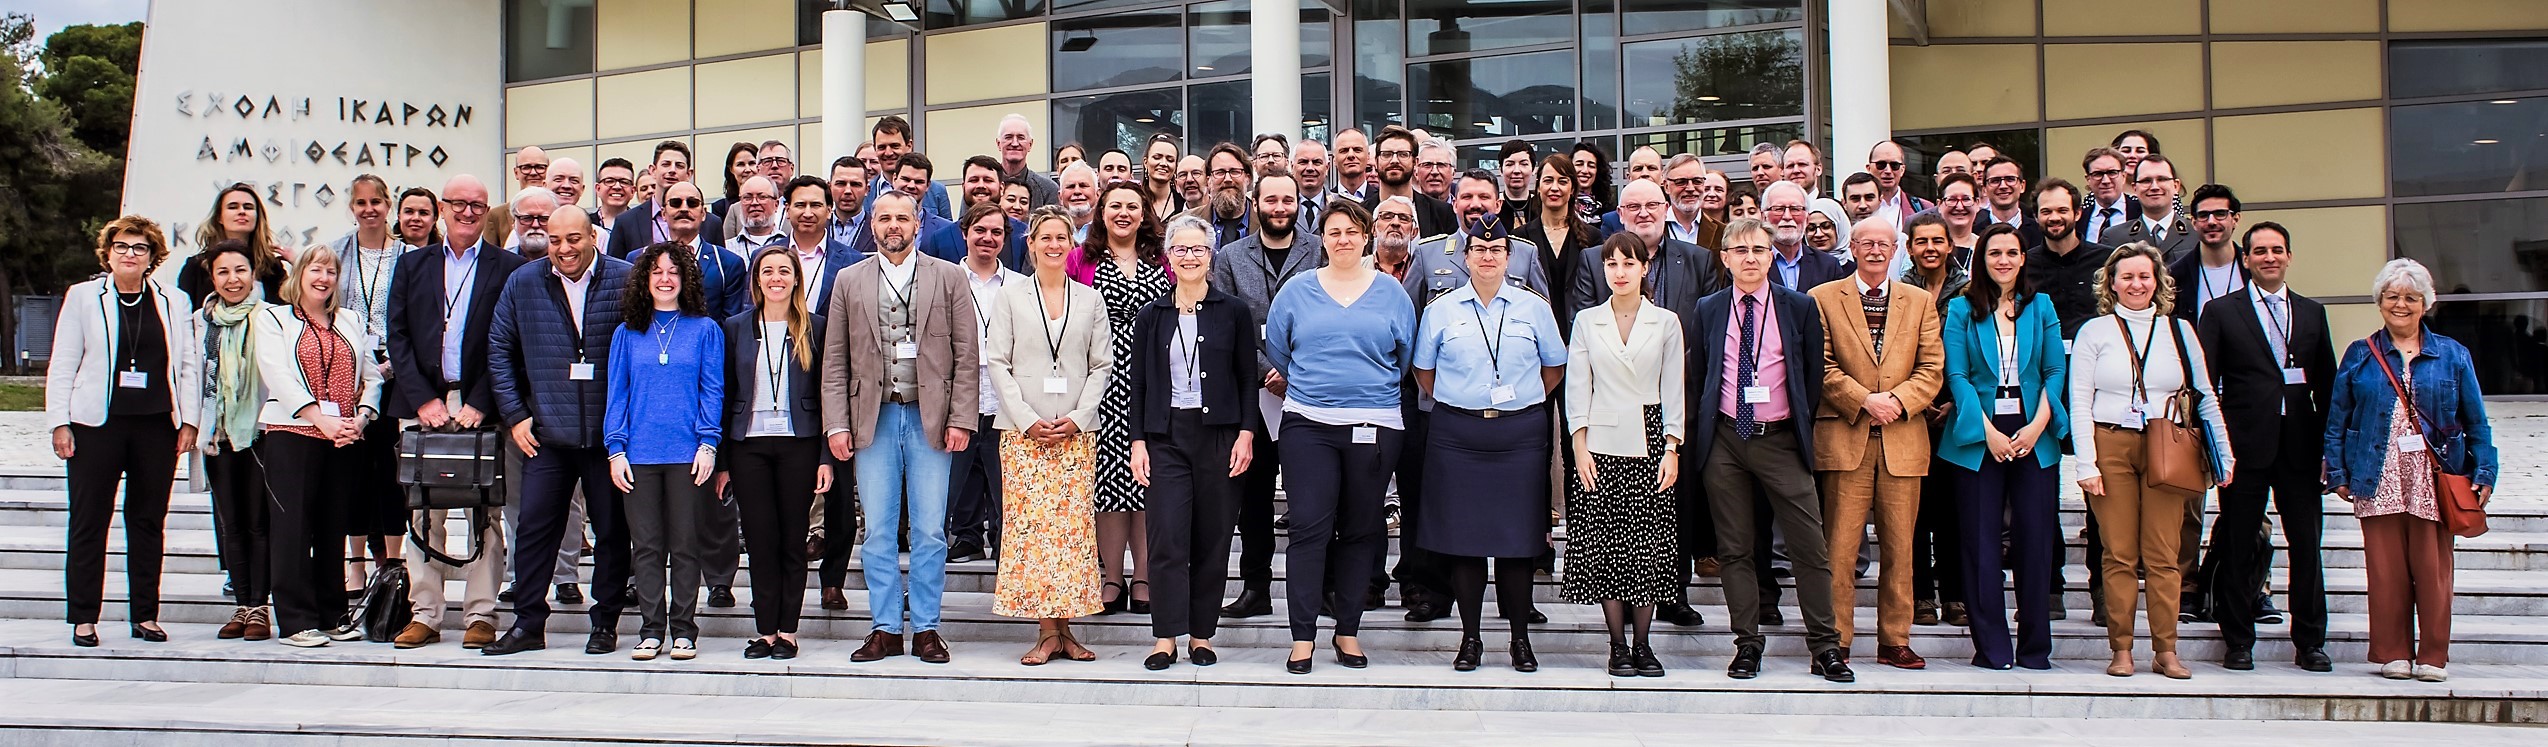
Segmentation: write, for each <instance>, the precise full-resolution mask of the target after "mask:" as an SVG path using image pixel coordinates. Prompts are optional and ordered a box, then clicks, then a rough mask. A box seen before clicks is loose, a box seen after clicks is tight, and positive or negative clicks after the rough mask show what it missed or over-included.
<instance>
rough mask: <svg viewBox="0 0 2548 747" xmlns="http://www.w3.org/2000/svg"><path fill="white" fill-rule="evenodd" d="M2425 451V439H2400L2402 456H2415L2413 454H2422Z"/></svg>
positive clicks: (2399, 447) (2399, 445) (2399, 450)
mask: <svg viewBox="0 0 2548 747" xmlns="http://www.w3.org/2000/svg"><path fill="white" fill-rule="evenodd" d="M2423 450H2424V439H2421V438H2401V439H2398V453H2400V454H2413V453H2416V452H2420V451H2423Z"/></svg>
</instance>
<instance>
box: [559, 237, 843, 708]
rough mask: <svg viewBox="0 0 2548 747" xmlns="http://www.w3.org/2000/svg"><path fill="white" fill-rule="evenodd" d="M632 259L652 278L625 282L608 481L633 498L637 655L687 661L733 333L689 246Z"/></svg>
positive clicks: (608, 420) (608, 424)
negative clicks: (712, 301)
mask: <svg viewBox="0 0 2548 747" xmlns="http://www.w3.org/2000/svg"><path fill="white" fill-rule="evenodd" d="M635 259H636V261H635V262H632V263H630V264H632V265H634V266H635V268H636V269H634V270H631V272H632V273H635V272H644V273H645V276H644V277H643V278H642V279H635V278H632V279H631V281H630V282H629V283H628V288H627V292H626V296H625V297H624V298H622V299H621V300H620V302H619V307H620V312H621V314H620V315H621V320H620V325H619V326H618V327H617V328H615V329H613V330H612V332H611V343H610V356H611V357H610V367H609V369H610V374H609V376H610V393H609V398H608V400H607V401H608V403H609V404H608V405H607V406H606V407H605V409H604V412H603V413H602V448H603V449H604V450H605V452H606V453H608V454H610V481H611V484H612V485H616V486H618V487H619V490H620V492H623V493H626V494H627V498H626V499H625V502H624V503H623V504H622V505H621V510H622V512H623V513H624V514H625V518H624V520H625V521H627V522H628V543H629V548H630V553H629V554H630V562H631V563H632V564H633V565H632V567H633V568H634V569H635V574H636V576H635V578H636V580H635V581H634V582H632V583H633V584H634V585H635V586H636V587H637V611H638V616H639V618H640V620H639V623H638V628H637V637H638V642H637V649H636V651H634V652H633V653H632V654H631V655H630V658H633V659H636V660H638V661H649V660H652V659H654V658H655V656H656V655H658V654H665V653H667V651H666V647H665V645H664V643H665V641H666V640H667V639H669V640H670V641H671V644H672V645H671V647H670V650H669V652H668V653H669V654H670V655H671V656H672V658H673V660H674V661H683V660H687V659H690V658H692V657H695V656H698V655H699V624H698V622H697V621H696V615H697V613H698V601H699V584H700V579H701V578H702V575H703V572H704V565H705V564H704V562H703V560H704V557H705V553H706V548H705V547H704V546H703V545H704V543H703V542H702V540H703V539H704V538H703V537H701V536H700V534H701V533H700V531H699V524H700V523H701V521H700V519H701V516H702V514H703V513H704V509H703V508H702V506H703V504H705V503H706V502H708V501H713V500H718V497H717V495H716V494H715V493H713V492H711V491H710V490H709V489H708V487H707V484H708V477H709V476H710V475H711V474H712V473H714V472H715V471H716V468H717V445H718V443H719V442H720V441H721V440H723V437H724V433H725V430H724V428H725V422H724V421H725V417H724V415H725V409H726V402H725V366H724V363H725V344H726V340H725V331H724V330H723V329H722V328H720V327H719V326H718V324H717V323H716V322H714V321H711V320H709V319H708V302H707V298H706V291H704V290H703V289H702V288H701V285H702V281H701V280H700V270H699V261H698V260H697V259H694V258H693V256H692V255H691V253H690V246H689V245H687V244H681V243H675V242H670V241H667V242H663V243H660V244H655V245H653V246H649V247H646V248H645V250H643V251H640V252H638V253H637V256H636V258H635ZM793 430H794V424H793V423H791V424H790V432H793ZM809 510H810V506H809ZM797 536H802V535H797ZM774 570H775V569H774ZM667 571H669V573H667ZM797 585H799V586H802V585H803V582H802V581H801V580H800V581H798V582H797ZM667 586H668V587H669V588H667ZM533 588H537V587H533ZM667 591H669V592H670V596H669V597H667V596H666V592H667ZM532 593H537V592H532ZM754 601H755V602H758V601H759V595H757V594H756V595H754ZM755 624H756V625H757V624H758V622H757V620H756V623H755ZM773 647H774V648H775V644H773Z"/></svg>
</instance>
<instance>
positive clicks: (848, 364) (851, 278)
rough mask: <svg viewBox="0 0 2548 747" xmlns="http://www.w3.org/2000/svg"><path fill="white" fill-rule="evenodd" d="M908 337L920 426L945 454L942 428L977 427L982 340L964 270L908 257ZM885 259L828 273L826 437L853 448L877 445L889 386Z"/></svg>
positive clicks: (979, 422) (916, 255)
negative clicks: (846, 439) (882, 305)
mask: <svg viewBox="0 0 2548 747" xmlns="http://www.w3.org/2000/svg"><path fill="white" fill-rule="evenodd" d="M905 261H908V262H918V263H920V264H919V266H918V267H914V268H912V276H911V277H912V279H911V313H912V316H913V326H914V331H913V335H912V338H913V340H914V341H916V342H918V343H919V347H920V358H919V369H920V373H919V378H920V382H919V384H920V402H919V403H918V404H919V405H920V424H921V430H922V434H923V435H925V436H927V437H928V439H929V447H930V448H933V449H938V450H940V451H944V450H946V448H947V443H946V429H948V428H962V429H964V430H967V431H972V430H976V429H978V428H980V427H981V425H982V419H981V418H982V413H981V409H982V389H981V386H982V369H981V363H980V359H981V352H980V350H981V348H980V342H979V337H980V336H981V333H980V331H979V328H978V327H977V326H976V325H977V322H975V321H974V318H973V317H974V313H973V286H972V285H971V284H970V283H967V282H966V281H965V279H964V268H961V267H957V266H956V265H955V264H954V263H951V262H948V261H946V260H943V259H938V258H936V257H932V256H929V255H926V254H921V253H919V252H918V251H917V250H913V251H912V254H911V258H910V259H908V260H905ZM884 267H885V257H884V255H881V254H878V255H872V256H869V257H868V258H866V259H862V260H859V261H858V264H854V265H850V266H848V267H845V268H842V269H841V270H840V272H838V273H835V274H833V276H832V278H833V280H832V300H831V304H830V307H829V309H827V310H826V312H825V313H824V315H823V316H824V317H825V320H826V325H825V326H826V327H827V328H828V329H826V330H825V331H824V333H823V334H824V337H825V339H824V340H823V433H825V434H827V435H828V434H832V433H848V434H850V448H852V449H864V448H867V446H868V445H869V444H872V443H875V441H876V412H877V410H878V409H880V408H881V407H882V406H883V405H884V403H885V395H886V394H887V392H888V391H889V389H890V387H889V385H888V384H886V382H885V356H888V355H892V354H893V345H892V344H891V343H888V342H886V341H885V338H884V325H883V324H882V319H881V317H883V313H882V312H881V311H879V307H878V306H877V297H878V294H881V293H884V292H885V290H884V281H885V269H884Z"/></svg>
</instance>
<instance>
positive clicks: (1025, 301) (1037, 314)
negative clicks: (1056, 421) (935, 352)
mask: <svg viewBox="0 0 2548 747" xmlns="http://www.w3.org/2000/svg"><path fill="white" fill-rule="evenodd" d="M1062 288H1063V289H1064V290H1065V291H1067V292H1068V293H1069V294H1070V300H1069V301H1067V302H1065V303H1064V304H1063V307H1062V321H1061V322H1060V325H1059V326H1066V327H1069V329H1066V330H1055V331H1057V332H1061V333H1062V341H1061V344H1060V345H1059V346H1058V347H1060V348H1061V351H1062V357H1061V360H1060V361H1059V372H1060V373H1059V375H1060V377H1061V379H1062V391H1060V392H1046V391H1044V380H1045V379H1046V378H1047V377H1051V376H1054V375H1055V370H1056V368H1055V365H1056V362H1055V361H1054V360H1053V348H1054V347H1056V346H1055V345H1053V344H1052V343H1051V342H1050V341H1051V340H1052V338H1051V337H1047V336H1046V335H1045V332H1044V330H1045V329H1047V328H1048V327H1050V326H1053V325H1048V324H1047V323H1046V322H1045V321H1044V319H1045V317H1044V301H1043V298H1042V297H1041V296H1039V295H1037V291H1036V289H1035V279H1034V278H1031V277H1030V278H1027V279H1025V280H1022V281H1011V282H1010V283H1009V284H1008V285H1007V286H1005V287H1003V288H1001V289H1000V293H999V296H998V297H997V298H994V299H993V300H992V301H991V307H990V308H988V309H984V311H986V312H988V313H989V315H988V316H987V317H985V319H987V320H988V323H989V325H990V334H988V335H984V336H983V337H982V343H983V344H982V365H983V367H984V368H985V369H987V370H988V371H989V372H990V374H991V377H990V379H989V380H988V381H985V382H983V383H984V384H986V385H988V386H990V387H992V388H993V389H995V390H997V391H998V392H999V393H1000V414H999V416H998V417H997V418H995V419H994V420H993V421H992V427H995V428H998V429H1000V430H1004V431H1024V430H1026V427H1027V426H1030V425H1034V424H1035V422H1036V421H1038V420H1043V419H1045V418H1052V417H1063V418H1069V419H1070V421H1071V423H1073V424H1075V425H1078V426H1079V429H1080V430H1082V431H1086V432H1090V433H1094V432H1096V431H1097V429H1098V427H1099V426H1101V425H1103V421H1102V420H1101V414H1100V412H1099V410H1098V404H1099V403H1100V402H1101V401H1102V400H1104V398H1105V396H1106V384H1107V382H1109V381H1112V380H1113V378H1114V376H1115V346H1114V339H1115V338H1114V332H1113V331H1112V325H1111V324H1110V323H1109V322H1108V321H1107V319H1106V307H1105V305H1104V302H1103V301H1102V300H1100V299H1099V298H1098V295H1097V291H1096V289H1093V288H1090V287H1088V286H1085V285H1080V284H1079V283H1076V282H1064V283H1063V284H1062Z"/></svg>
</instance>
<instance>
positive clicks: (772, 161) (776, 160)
mask: <svg viewBox="0 0 2548 747" xmlns="http://www.w3.org/2000/svg"><path fill="white" fill-rule="evenodd" d="M792 163H796V162H795V161H793V160H790V159H789V158H788V157H787V156H771V157H768V158H764V159H761V165H763V166H786V165H788V164H792Z"/></svg>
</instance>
